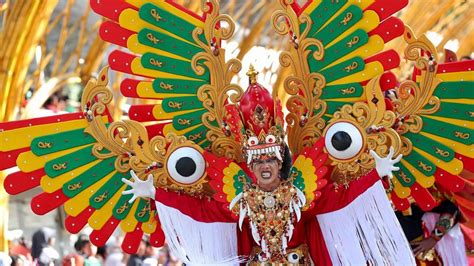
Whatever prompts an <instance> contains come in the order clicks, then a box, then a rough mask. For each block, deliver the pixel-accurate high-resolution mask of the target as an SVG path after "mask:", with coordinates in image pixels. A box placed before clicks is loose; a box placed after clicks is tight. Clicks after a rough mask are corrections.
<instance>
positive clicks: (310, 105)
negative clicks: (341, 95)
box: [272, 0, 327, 154]
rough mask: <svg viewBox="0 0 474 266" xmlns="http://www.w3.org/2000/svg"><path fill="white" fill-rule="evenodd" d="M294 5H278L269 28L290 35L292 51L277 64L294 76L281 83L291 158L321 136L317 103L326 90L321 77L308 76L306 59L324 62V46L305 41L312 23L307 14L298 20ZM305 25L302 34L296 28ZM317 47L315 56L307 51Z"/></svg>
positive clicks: (322, 108) (321, 111)
mask: <svg viewBox="0 0 474 266" xmlns="http://www.w3.org/2000/svg"><path fill="white" fill-rule="evenodd" d="M292 3H293V1H284V0H281V1H280V8H281V9H278V10H277V11H275V12H274V13H273V15H272V25H273V28H274V29H275V31H276V32H277V33H278V34H280V35H286V34H288V33H290V32H291V33H292V36H291V37H290V38H291V42H292V44H293V47H292V48H291V50H290V51H289V52H287V51H285V52H282V53H281V54H280V64H281V65H282V66H283V67H289V66H291V67H292V70H293V73H294V75H293V76H289V77H287V78H286V79H285V81H284V88H285V91H286V93H288V94H289V95H290V97H289V98H288V100H287V103H286V107H287V109H288V111H289V114H288V115H287V116H286V118H285V119H286V122H287V134H288V146H289V148H290V150H291V151H292V153H293V154H299V153H301V151H302V150H303V149H304V148H305V147H308V146H311V145H313V144H314V143H315V142H316V140H317V139H318V138H319V137H320V136H321V135H322V130H323V129H324V128H325V126H326V122H325V121H324V119H323V118H322V117H323V115H324V114H325V113H326V109H327V107H326V103H325V102H324V101H322V100H320V99H319V97H320V96H321V92H322V89H323V88H324V87H325V86H326V80H325V78H324V76H322V75H320V74H318V73H311V72H310V70H309V66H308V63H307V60H306V58H308V56H312V57H314V58H315V59H316V60H322V59H323V58H324V47H323V44H322V43H321V42H320V41H319V40H317V39H314V38H307V35H308V33H309V30H310V27H309V26H308V25H311V23H312V21H311V18H310V17H309V16H308V15H306V14H301V15H300V16H298V15H297V14H296V13H295V12H294V10H293V8H292V7H291V4H292ZM300 24H301V25H303V24H305V25H306V27H304V29H303V31H302V32H301V31H300V26H299V25H300ZM310 47H311V48H313V47H316V48H317V49H315V51H314V52H312V50H310V49H309V48H310Z"/></svg>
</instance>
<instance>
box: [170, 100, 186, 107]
mask: <svg viewBox="0 0 474 266" xmlns="http://www.w3.org/2000/svg"><path fill="white" fill-rule="evenodd" d="M182 106H183V103H179V102H173V101H169V102H168V107H170V108H173V109H181V108H182Z"/></svg>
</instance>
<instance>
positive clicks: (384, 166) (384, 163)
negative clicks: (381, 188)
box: [370, 147, 402, 178]
mask: <svg viewBox="0 0 474 266" xmlns="http://www.w3.org/2000/svg"><path fill="white" fill-rule="evenodd" d="M394 153H395V151H394V150H393V147H390V152H389V153H388V156H387V157H385V158H380V157H379V155H378V154H377V153H376V152H375V151H373V150H370V155H372V157H374V159H375V170H377V174H379V177H380V178H382V177H384V176H388V177H390V178H393V174H392V171H398V170H400V167H397V166H394V165H395V164H396V163H398V162H400V160H401V159H402V155H401V154H400V155H398V156H397V158H395V159H393V160H392V156H393V154H394Z"/></svg>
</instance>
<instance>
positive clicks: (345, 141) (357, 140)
mask: <svg viewBox="0 0 474 266" xmlns="http://www.w3.org/2000/svg"><path fill="white" fill-rule="evenodd" d="M363 142H364V141H363V139H362V133H361V132H360V131H359V129H358V128H357V127H356V126H354V125H353V124H351V123H348V122H337V123H334V124H333V125H332V126H330V127H329V128H328V130H327V131H326V137H325V144H326V149H327V150H328V152H329V154H330V155H331V156H332V157H334V158H336V159H340V160H347V159H350V158H353V157H354V156H356V155H357V154H359V152H360V151H361V150H362V145H363Z"/></svg>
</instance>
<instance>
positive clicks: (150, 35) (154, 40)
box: [146, 33, 160, 44]
mask: <svg viewBox="0 0 474 266" xmlns="http://www.w3.org/2000/svg"><path fill="white" fill-rule="evenodd" d="M146 38H147V39H148V40H149V41H150V42H152V43H153V44H158V43H159V42H160V40H159V39H158V38H156V37H155V36H154V35H153V34H152V33H148V34H147V35H146Z"/></svg>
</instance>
